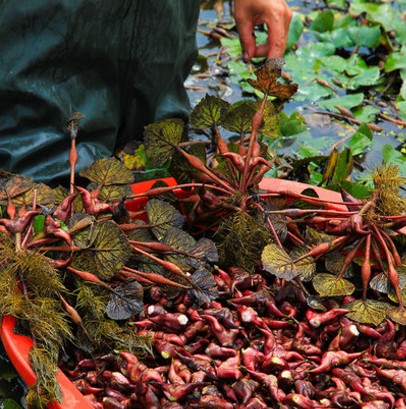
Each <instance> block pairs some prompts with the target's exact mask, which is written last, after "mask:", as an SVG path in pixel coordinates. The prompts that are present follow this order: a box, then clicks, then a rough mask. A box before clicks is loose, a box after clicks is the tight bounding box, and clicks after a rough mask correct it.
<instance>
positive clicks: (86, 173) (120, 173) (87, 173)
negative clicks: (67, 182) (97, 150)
mask: <svg viewBox="0 0 406 409" xmlns="http://www.w3.org/2000/svg"><path fill="white" fill-rule="evenodd" d="M79 174H80V176H82V177H84V178H87V179H89V180H90V181H92V182H95V183H96V184H97V185H99V184H101V183H103V184H104V185H105V186H108V185H125V184H129V183H133V182H134V176H133V173H132V172H131V170H130V169H127V168H126V167H125V165H124V163H123V162H121V161H120V160H118V159H116V158H113V157H112V158H102V159H99V160H97V161H96V162H93V163H92V164H91V165H89V166H87V167H86V168H85V169H83V170H82V171H80V172H79Z"/></svg>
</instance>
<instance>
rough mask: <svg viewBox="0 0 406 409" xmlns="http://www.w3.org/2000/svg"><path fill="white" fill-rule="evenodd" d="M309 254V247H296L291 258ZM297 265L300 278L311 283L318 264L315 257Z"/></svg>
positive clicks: (301, 261)
mask: <svg viewBox="0 0 406 409" xmlns="http://www.w3.org/2000/svg"><path fill="white" fill-rule="evenodd" d="M279 237H280V236H279ZM307 252H308V249H307V247H295V248H294V249H293V250H292V251H291V253H290V254H289V257H290V258H292V259H297V258H299V257H301V256H304V255H305V254H306V253H307ZM295 264H296V266H297V267H298V268H299V269H300V278H301V280H302V281H310V280H311V279H312V278H313V276H314V274H315V273H316V263H315V262H314V258H313V257H306V258H304V259H303V260H300V261H298V262H297V263H295Z"/></svg>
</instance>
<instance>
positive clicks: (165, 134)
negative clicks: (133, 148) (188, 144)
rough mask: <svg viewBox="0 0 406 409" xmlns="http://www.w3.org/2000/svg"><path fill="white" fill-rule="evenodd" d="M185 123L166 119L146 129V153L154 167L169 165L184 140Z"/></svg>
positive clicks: (175, 119) (179, 120)
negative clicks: (177, 147)
mask: <svg viewBox="0 0 406 409" xmlns="http://www.w3.org/2000/svg"><path fill="white" fill-rule="evenodd" d="M182 135H183V121H182V120H181V119H178V118H171V119H164V120H162V121H158V122H154V123H152V124H150V125H147V126H146V127H145V136H144V139H145V151H146V153H147V156H148V159H149V160H150V162H151V164H152V165H153V166H163V165H167V164H168V163H169V161H170V160H171V159H172V156H173V154H174V153H175V151H176V148H175V146H178V145H179V143H180V141H181V140H182Z"/></svg>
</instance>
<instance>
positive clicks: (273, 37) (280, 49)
mask: <svg viewBox="0 0 406 409" xmlns="http://www.w3.org/2000/svg"><path fill="white" fill-rule="evenodd" d="M291 20H292V12H291V10H290V9H289V8H285V7H282V8H280V9H278V10H275V15H274V18H273V19H272V21H267V22H266V25H267V27H268V42H267V45H266V46H267V48H268V50H267V53H266V54H265V55H264V56H266V57H268V58H272V57H283V55H284V54H285V50H286V43H287V42H288V35H289V26H290V21H291ZM258 48H259V47H258ZM258 51H259V50H258Z"/></svg>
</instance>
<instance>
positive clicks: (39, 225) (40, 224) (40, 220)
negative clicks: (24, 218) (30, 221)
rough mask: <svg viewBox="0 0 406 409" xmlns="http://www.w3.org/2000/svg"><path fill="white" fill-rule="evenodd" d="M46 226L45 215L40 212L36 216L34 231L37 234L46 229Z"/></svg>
mask: <svg viewBox="0 0 406 409" xmlns="http://www.w3.org/2000/svg"><path fill="white" fill-rule="evenodd" d="M44 226H45V216H44V215H43V214H39V215H37V216H35V217H34V231H35V233H36V234H38V233H40V232H42V231H44Z"/></svg>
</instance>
